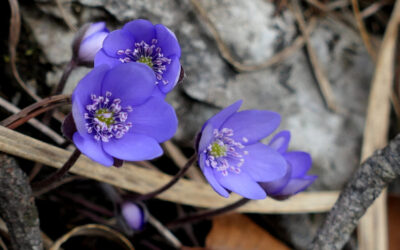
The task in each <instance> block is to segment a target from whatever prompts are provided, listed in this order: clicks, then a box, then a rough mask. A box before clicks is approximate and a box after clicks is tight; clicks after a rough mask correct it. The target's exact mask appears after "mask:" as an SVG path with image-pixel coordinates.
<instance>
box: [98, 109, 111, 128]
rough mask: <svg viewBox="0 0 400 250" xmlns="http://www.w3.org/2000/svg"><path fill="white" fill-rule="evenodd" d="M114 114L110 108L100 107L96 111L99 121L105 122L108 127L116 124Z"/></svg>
mask: <svg viewBox="0 0 400 250" xmlns="http://www.w3.org/2000/svg"><path fill="white" fill-rule="evenodd" d="M113 116H114V112H110V110H108V109H98V110H97V111H96V118H97V119H98V120H99V121H101V122H104V123H105V124H106V125H107V127H110V126H111V125H113V124H114V122H115V120H114V118H113Z"/></svg>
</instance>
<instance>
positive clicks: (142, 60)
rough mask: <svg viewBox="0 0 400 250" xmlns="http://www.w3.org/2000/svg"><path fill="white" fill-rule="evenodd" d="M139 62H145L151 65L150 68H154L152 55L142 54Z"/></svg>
mask: <svg viewBox="0 0 400 250" xmlns="http://www.w3.org/2000/svg"><path fill="white" fill-rule="evenodd" d="M138 62H140V63H144V64H146V65H147V66H149V67H150V68H153V60H152V59H151V57H148V56H142V57H141V58H139V60H138Z"/></svg>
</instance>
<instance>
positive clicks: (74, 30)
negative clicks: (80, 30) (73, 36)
mask: <svg viewBox="0 0 400 250" xmlns="http://www.w3.org/2000/svg"><path fill="white" fill-rule="evenodd" d="M55 1H56V4H57V7H58V9H59V10H60V14H61V16H62V17H63V19H64V22H65V23H66V24H67V26H68V28H69V29H70V30H71V31H73V32H76V31H77V29H76V27H75V25H73V24H72V22H71V20H70V19H69V17H68V15H67V13H66V12H65V10H64V7H63V6H62V4H61V2H60V0H55Z"/></svg>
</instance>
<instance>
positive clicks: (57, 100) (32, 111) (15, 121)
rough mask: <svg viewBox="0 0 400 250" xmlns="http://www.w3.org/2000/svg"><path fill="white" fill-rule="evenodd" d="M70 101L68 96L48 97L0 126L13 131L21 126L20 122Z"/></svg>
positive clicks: (5, 120)
mask: <svg viewBox="0 0 400 250" xmlns="http://www.w3.org/2000/svg"><path fill="white" fill-rule="evenodd" d="M70 101H71V96H69V95H56V96H50V97H48V98H45V99H43V100H41V101H39V102H36V103H34V104H32V105H30V106H28V107H26V108H24V109H23V110H21V111H20V112H19V113H17V114H14V115H12V116H10V117H8V118H6V119H4V120H3V121H1V122H0V125H1V126H4V127H9V128H13V129H14V128H15V127H17V126H19V125H21V122H22V123H23V122H27V121H28V120H29V119H31V118H33V117H35V116H38V115H40V114H41V113H43V112H46V111H47V110H49V109H52V108H55V107H58V106H60V105H64V104H66V103H69V102H70Z"/></svg>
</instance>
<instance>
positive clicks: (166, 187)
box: [134, 154, 197, 202]
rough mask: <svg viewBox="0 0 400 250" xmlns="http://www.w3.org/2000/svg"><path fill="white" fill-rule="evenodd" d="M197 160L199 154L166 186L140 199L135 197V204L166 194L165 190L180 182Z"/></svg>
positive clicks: (194, 155)
mask: <svg viewBox="0 0 400 250" xmlns="http://www.w3.org/2000/svg"><path fill="white" fill-rule="evenodd" d="M196 160H197V154H193V155H192V156H191V157H190V158H189V160H188V161H187V163H186V164H185V166H184V167H183V168H181V169H180V170H179V172H178V173H177V174H176V175H175V176H174V177H173V178H172V179H171V180H170V181H169V182H168V183H167V184H165V185H163V186H162V187H160V188H158V189H157V190H154V191H152V192H150V193H147V194H144V195H141V196H139V197H135V198H134V200H135V202H139V201H144V200H149V199H151V198H154V197H155V196H157V195H159V194H161V193H162V192H164V191H165V190H167V189H168V188H170V187H172V186H173V185H174V184H175V183H177V182H178V181H179V179H180V178H181V177H182V176H183V175H184V174H185V173H186V171H187V170H188V169H189V168H190V166H192V165H193V163H194V162H195V161H196Z"/></svg>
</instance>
